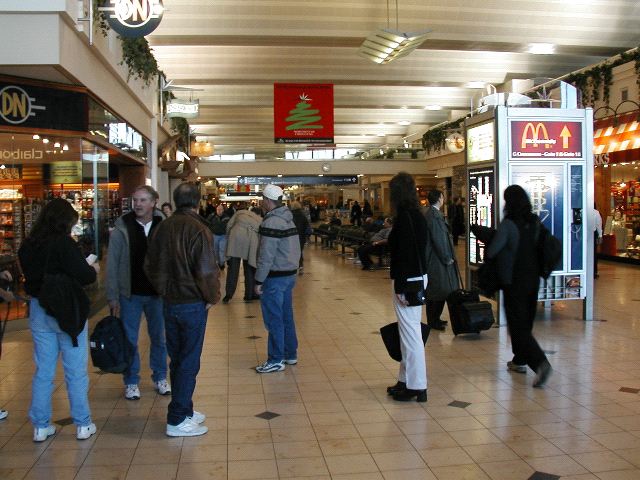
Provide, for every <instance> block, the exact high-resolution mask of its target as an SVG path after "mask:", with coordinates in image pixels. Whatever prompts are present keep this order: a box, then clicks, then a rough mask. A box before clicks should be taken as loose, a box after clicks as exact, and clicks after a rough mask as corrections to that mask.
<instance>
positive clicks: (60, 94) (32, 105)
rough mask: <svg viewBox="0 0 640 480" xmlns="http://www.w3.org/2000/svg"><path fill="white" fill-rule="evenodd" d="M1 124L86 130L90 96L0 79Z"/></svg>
mask: <svg viewBox="0 0 640 480" xmlns="http://www.w3.org/2000/svg"><path fill="white" fill-rule="evenodd" d="M0 125H5V126H6V125H9V126H19V127H32V128H42V129H50V130H72V131H79V132H86V131H87V96H86V94H84V93H82V92H74V91H70V90H58V89H55V88H46V87H36V86H33V85H24V84H18V83H8V82H3V81H2V80H0Z"/></svg>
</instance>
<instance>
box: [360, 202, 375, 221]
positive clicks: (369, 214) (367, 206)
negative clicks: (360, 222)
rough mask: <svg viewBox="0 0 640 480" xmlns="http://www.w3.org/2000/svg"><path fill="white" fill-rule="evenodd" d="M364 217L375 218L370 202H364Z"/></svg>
mask: <svg viewBox="0 0 640 480" xmlns="http://www.w3.org/2000/svg"><path fill="white" fill-rule="evenodd" d="M362 216H363V217H364V218H367V217H373V210H372V209H371V204H370V203H369V200H365V201H364V205H363V206H362Z"/></svg>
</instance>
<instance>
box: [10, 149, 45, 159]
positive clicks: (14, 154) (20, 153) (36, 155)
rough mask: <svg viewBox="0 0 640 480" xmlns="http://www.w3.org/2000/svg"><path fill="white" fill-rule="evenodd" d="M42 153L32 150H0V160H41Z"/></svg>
mask: <svg viewBox="0 0 640 480" xmlns="http://www.w3.org/2000/svg"><path fill="white" fill-rule="evenodd" d="M43 157H44V152H43V151H42V150H36V149H35V148H32V149H30V150H23V149H21V148H18V149H16V150H0V158H1V159H2V160H3V161H6V160H42V158H43Z"/></svg>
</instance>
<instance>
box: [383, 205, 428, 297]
mask: <svg viewBox="0 0 640 480" xmlns="http://www.w3.org/2000/svg"><path fill="white" fill-rule="evenodd" d="M426 246H427V224H426V221H425V219H424V216H423V215H422V213H420V211H419V210H418V209H417V208H416V209H411V210H399V211H398V213H397V216H396V218H395V220H394V222H393V228H392V229H391V233H390V234H389V243H388V247H389V253H390V256H391V278H392V279H393V288H394V291H395V292H396V293H404V290H405V286H406V283H407V279H408V278H412V277H419V276H420V275H423V274H425V273H426V270H425V268H426V259H425V250H426Z"/></svg>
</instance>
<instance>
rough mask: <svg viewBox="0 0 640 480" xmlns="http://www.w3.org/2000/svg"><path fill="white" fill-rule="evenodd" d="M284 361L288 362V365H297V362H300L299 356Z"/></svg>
mask: <svg viewBox="0 0 640 480" xmlns="http://www.w3.org/2000/svg"><path fill="white" fill-rule="evenodd" d="M284 363H286V364H287V365H295V364H296V363H298V359H297V358H289V359H286V360H285V361H284Z"/></svg>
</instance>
